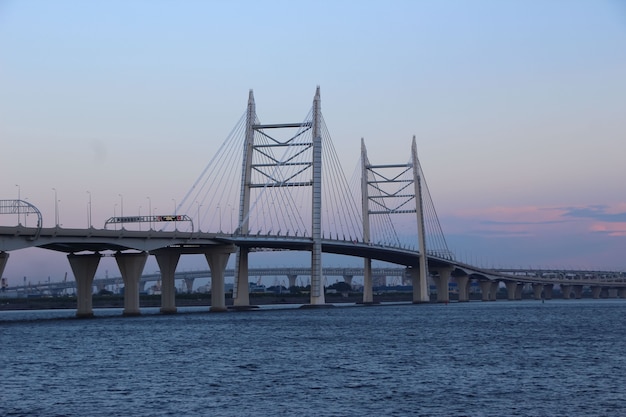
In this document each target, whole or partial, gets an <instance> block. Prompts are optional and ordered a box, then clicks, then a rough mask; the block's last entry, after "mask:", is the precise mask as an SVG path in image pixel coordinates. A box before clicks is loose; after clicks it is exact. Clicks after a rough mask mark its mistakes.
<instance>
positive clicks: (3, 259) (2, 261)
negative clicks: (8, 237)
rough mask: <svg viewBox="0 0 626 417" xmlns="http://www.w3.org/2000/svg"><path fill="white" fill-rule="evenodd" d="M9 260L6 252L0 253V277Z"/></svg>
mask: <svg viewBox="0 0 626 417" xmlns="http://www.w3.org/2000/svg"><path fill="white" fill-rule="evenodd" d="M8 260H9V253H8V252H0V277H2V274H3V273H4V267H5V266H7V261H8Z"/></svg>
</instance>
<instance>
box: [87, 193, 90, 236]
mask: <svg viewBox="0 0 626 417" xmlns="http://www.w3.org/2000/svg"><path fill="white" fill-rule="evenodd" d="M87 194H89V203H88V206H89V210H88V212H87V226H88V227H89V228H90V229H91V192H90V191H87Z"/></svg>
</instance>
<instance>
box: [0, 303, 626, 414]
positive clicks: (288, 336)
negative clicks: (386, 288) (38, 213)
mask: <svg viewBox="0 0 626 417" xmlns="http://www.w3.org/2000/svg"><path fill="white" fill-rule="evenodd" d="M289 307H291V308H289ZM296 307H297V306H282V308H277V307H270V306H267V307H262V308H260V309H259V310H258V311H246V312H228V313H208V308H207V307H203V308H198V307H196V308H181V309H179V313H177V314H175V315H161V314H158V309H143V310H142V313H143V314H142V316H139V317H121V310H117V309H106V310H104V309H103V310H95V314H96V317H95V318H93V319H75V318H73V316H74V314H75V311H73V310H55V311H52V310H50V311H4V312H0V353H1V362H0V415H1V416H382V415H386V416H413V415H415V416H620V415H626V343H625V342H626V333H625V330H626V325H625V324H624V323H625V319H626V300H620V299H613V300H550V301H546V302H543V303H542V302H541V301H531V300H526V301H515V302H514V301H497V302H479V301H476V302H474V301H473V302H469V303H450V304H447V305H445V304H420V305H412V304H391V305H379V306H359V305H337V306H336V307H334V308H325V309H299V308H296Z"/></svg>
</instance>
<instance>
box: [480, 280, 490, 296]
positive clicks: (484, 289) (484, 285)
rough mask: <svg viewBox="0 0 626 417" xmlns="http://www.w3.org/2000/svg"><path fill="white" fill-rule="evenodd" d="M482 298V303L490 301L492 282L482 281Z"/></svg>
mask: <svg viewBox="0 0 626 417" xmlns="http://www.w3.org/2000/svg"><path fill="white" fill-rule="evenodd" d="M478 285H480V296H481V300H482V301H489V299H490V297H489V293H490V292H491V281H480V282H479V284H478Z"/></svg>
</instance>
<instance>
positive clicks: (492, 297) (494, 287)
mask: <svg viewBox="0 0 626 417" xmlns="http://www.w3.org/2000/svg"><path fill="white" fill-rule="evenodd" d="M499 288H500V282H499V281H491V291H489V301H496V300H497V299H498V289H499Z"/></svg>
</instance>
